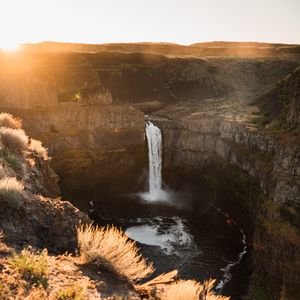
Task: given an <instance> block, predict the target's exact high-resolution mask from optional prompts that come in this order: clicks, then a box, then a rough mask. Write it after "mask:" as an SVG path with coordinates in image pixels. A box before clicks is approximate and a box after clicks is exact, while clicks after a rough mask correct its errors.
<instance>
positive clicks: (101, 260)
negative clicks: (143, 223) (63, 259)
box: [77, 225, 154, 281]
mask: <svg viewBox="0 0 300 300" xmlns="http://www.w3.org/2000/svg"><path fill="white" fill-rule="evenodd" d="M77 238H78V246H79V250H80V255H81V256H82V257H83V258H84V260H85V261H86V262H88V263H92V264H94V265H95V266H97V267H104V268H106V269H107V270H109V271H114V272H115V273H117V274H118V275H120V276H121V277H124V278H126V279H127V280H129V281H135V280H138V279H142V278H145V277H147V276H149V275H151V274H152V273H153V271H154V269H153V265H152V263H150V264H148V263H147V261H146V260H145V259H144V258H143V257H142V255H141V254H139V250H138V248H137V246H136V244H135V242H133V241H131V240H130V239H129V238H128V237H127V235H125V234H124V232H122V231H121V230H119V229H118V228H116V227H98V226H96V227H93V226H92V225H80V226H78V228H77Z"/></svg>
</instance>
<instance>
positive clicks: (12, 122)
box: [0, 113, 22, 129]
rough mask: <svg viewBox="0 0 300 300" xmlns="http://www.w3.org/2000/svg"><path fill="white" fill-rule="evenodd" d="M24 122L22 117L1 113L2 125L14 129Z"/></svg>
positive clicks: (0, 123)
mask: <svg viewBox="0 0 300 300" xmlns="http://www.w3.org/2000/svg"><path fill="white" fill-rule="evenodd" d="M21 125H22V122H21V120H20V119H17V118H14V117H13V116H12V115H11V114H8V113H0V127H2V126H3V127H8V128H12V129H20V128H21Z"/></svg>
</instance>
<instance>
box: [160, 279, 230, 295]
mask: <svg viewBox="0 0 300 300" xmlns="http://www.w3.org/2000/svg"><path fill="white" fill-rule="evenodd" d="M214 283H215V280H209V281H205V282H204V283H203V284H201V283H199V282H197V281H195V280H179V281H177V282H175V283H173V284H171V285H170V286H169V287H167V288H166V291H165V293H164V294H163V296H162V297H161V299H162V300H183V299H184V300H199V299H201V300H229V298H227V297H223V296H218V295H215V294H214V293H213V292H212V288H213V285H214Z"/></svg>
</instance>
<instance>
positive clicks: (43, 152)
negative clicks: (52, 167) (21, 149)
mask: <svg viewBox="0 0 300 300" xmlns="http://www.w3.org/2000/svg"><path fill="white" fill-rule="evenodd" d="M28 148H29V150H31V151H34V152H35V153H37V154H38V155H39V156H41V157H43V158H44V159H48V151H47V149H46V148H45V147H44V146H43V145H42V143H41V142H40V141H38V140H35V139H30V140H29V146H28Z"/></svg>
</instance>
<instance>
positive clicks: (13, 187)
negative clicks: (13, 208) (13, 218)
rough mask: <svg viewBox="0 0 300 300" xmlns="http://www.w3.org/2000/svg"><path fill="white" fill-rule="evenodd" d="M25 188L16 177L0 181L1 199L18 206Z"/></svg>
mask: <svg viewBox="0 0 300 300" xmlns="http://www.w3.org/2000/svg"><path fill="white" fill-rule="evenodd" d="M23 191H24V186H23V184H22V183H21V182H20V181H18V180H17V178H15V177H4V178H2V179H0V199H2V200H6V201H7V202H9V203H10V204H11V205H14V204H18V203H19V202H20V201H21V199H22V195H23Z"/></svg>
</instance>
